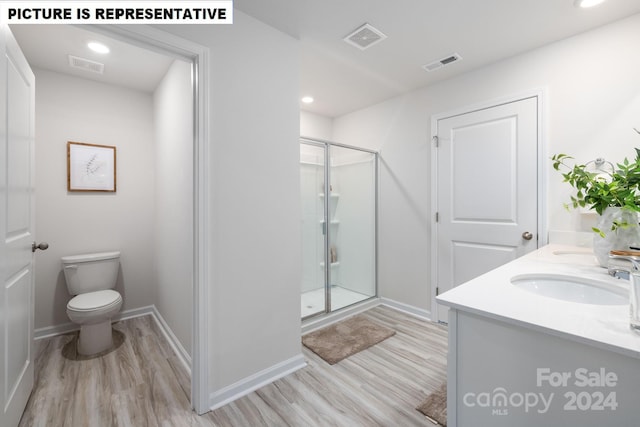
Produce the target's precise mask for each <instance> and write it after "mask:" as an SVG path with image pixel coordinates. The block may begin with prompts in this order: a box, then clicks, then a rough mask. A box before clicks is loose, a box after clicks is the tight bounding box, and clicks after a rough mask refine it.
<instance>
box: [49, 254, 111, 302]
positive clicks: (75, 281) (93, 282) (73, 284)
mask: <svg viewBox="0 0 640 427" xmlns="http://www.w3.org/2000/svg"><path fill="white" fill-rule="evenodd" d="M119 266H120V252H118V251H113V252H99V253H93V254H82V255H71V256H64V257H62V269H63V271H64V277H65V279H66V281H67V289H68V290H69V293H70V294H71V295H78V294H83V293H87V292H93V291H101V290H105V289H113V288H115V286H116V279H117V278H118V267H119Z"/></svg>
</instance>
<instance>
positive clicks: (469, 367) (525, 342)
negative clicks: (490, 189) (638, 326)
mask: <svg viewBox="0 0 640 427" xmlns="http://www.w3.org/2000/svg"><path fill="white" fill-rule="evenodd" d="M570 249H571V248H566V247H554V246H548V247H545V248H542V249H540V250H538V251H537V252H535V253H533V254H530V255H527V256H525V257H523V258H520V259H518V260H515V261H513V262H512V263H509V264H507V265H505V266H503V267H500V268H498V269H496V270H493V271H491V272H489V273H487V274H485V275H483V276H480V277H478V278H477V279H474V280H472V281H470V282H467V283H466V284H464V285H461V286H459V287H457V288H454V289H452V290H451V291H449V292H447V293H444V294H442V295H441V296H439V297H438V302H439V303H441V304H444V305H447V306H448V307H449V308H450V310H449V356H448V378H447V384H448V390H447V392H448V396H447V416H448V425H449V426H451V427H455V426H460V427H467V426H470V427H482V426H491V427H498V426H510V427H511V426H518V427H527V426H536V427H537V426H542V425H544V426H580V427H584V426H603V425H611V426H637V425H640V334H637V333H636V332H634V331H632V330H631V329H630V328H629V322H628V313H629V307H628V305H626V304H617V305H606V304H604V305H598V304H584V303H576V302H571V301H566V300H559V299H555V298H549V297H547V296H540V295H536V294H532V293H530V292H526V291H524V290H522V289H517V288H516V287H515V286H514V285H513V284H512V283H511V280H510V279H511V278H512V277H515V276H518V275H522V274H529V273H534V272H536V273H543V272H547V273H550V274H558V275H564V276H568V275H570V276H572V277H578V278H584V279H586V280H588V279H593V280H598V281H603V282H606V283H607V286H609V285H611V286H614V287H615V286H618V287H620V289H628V284H627V283H625V282H622V281H618V280H617V279H612V278H610V277H609V276H608V275H607V274H606V270H604V269H602V268H600V267H597V266H596V265H595V261H594V260H593V257H591V256H584V255H583V256H578V254H579V253H580V251H579V250H578V249H576V250H575V253H574V252H572V251H571V250H570ZM582 251H583V250H582ZM558 254H562V255H558ZM566 254H570V255H575V256H564V255H566Z"/></svg>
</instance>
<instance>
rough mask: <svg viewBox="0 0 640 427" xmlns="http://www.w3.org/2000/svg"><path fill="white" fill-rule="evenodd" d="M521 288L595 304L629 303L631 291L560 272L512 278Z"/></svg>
mask: <svg viewBox="0 0 640 427" xmlns="http://www.w3.org/2000/svg"><path fill="white" fill-rule="evenodd" d="M511 283H512V284H513V285H514V286H516V287H517V288H519V289H522V290H524V291H527V292H531V293H534V294H538V295H541V296H545V297H549V298H555V299H559V300H563V301H569V302H577V303H581V304H595V305H623V304H629V293H628V292H627V291H625V290H624V289H619V288H617V287H616V286H613V285H611V284H609V283H607V282H604V281H602V282H601V281H598V280H590V279H584V278H581V277H573V276H564V275H560V274H523V275H518V276H514V277H512V278H511Z"/></svg>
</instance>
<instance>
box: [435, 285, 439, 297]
mask: <svg viewBox="0 0 640 427" xmlns="http://www.w3.org/2000/svg"><path fill="white" fill-rule="evenodd" d="M438 295H440V288H439V287H438V286H436V296H438Z"/></svg>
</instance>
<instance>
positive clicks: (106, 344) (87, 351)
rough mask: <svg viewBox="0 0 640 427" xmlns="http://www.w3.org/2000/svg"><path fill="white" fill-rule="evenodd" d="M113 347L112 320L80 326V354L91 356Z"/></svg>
mask: <svg viewBox="0 0 640 427" xmlns="http://www.w3.org/2000/svg"><path fill="white" fill-rule="evenodd" d="M111 347H113V335H112V331H111V319H107V320H105V321H104V322H100V323H95V324H92V325H81V326H80V337H79V338H78V353H80V354H82V355H83V356H91V355H93V354H97V353H100V352H102V351H105V350H108V349H110V348H111Z"/></svg>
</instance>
